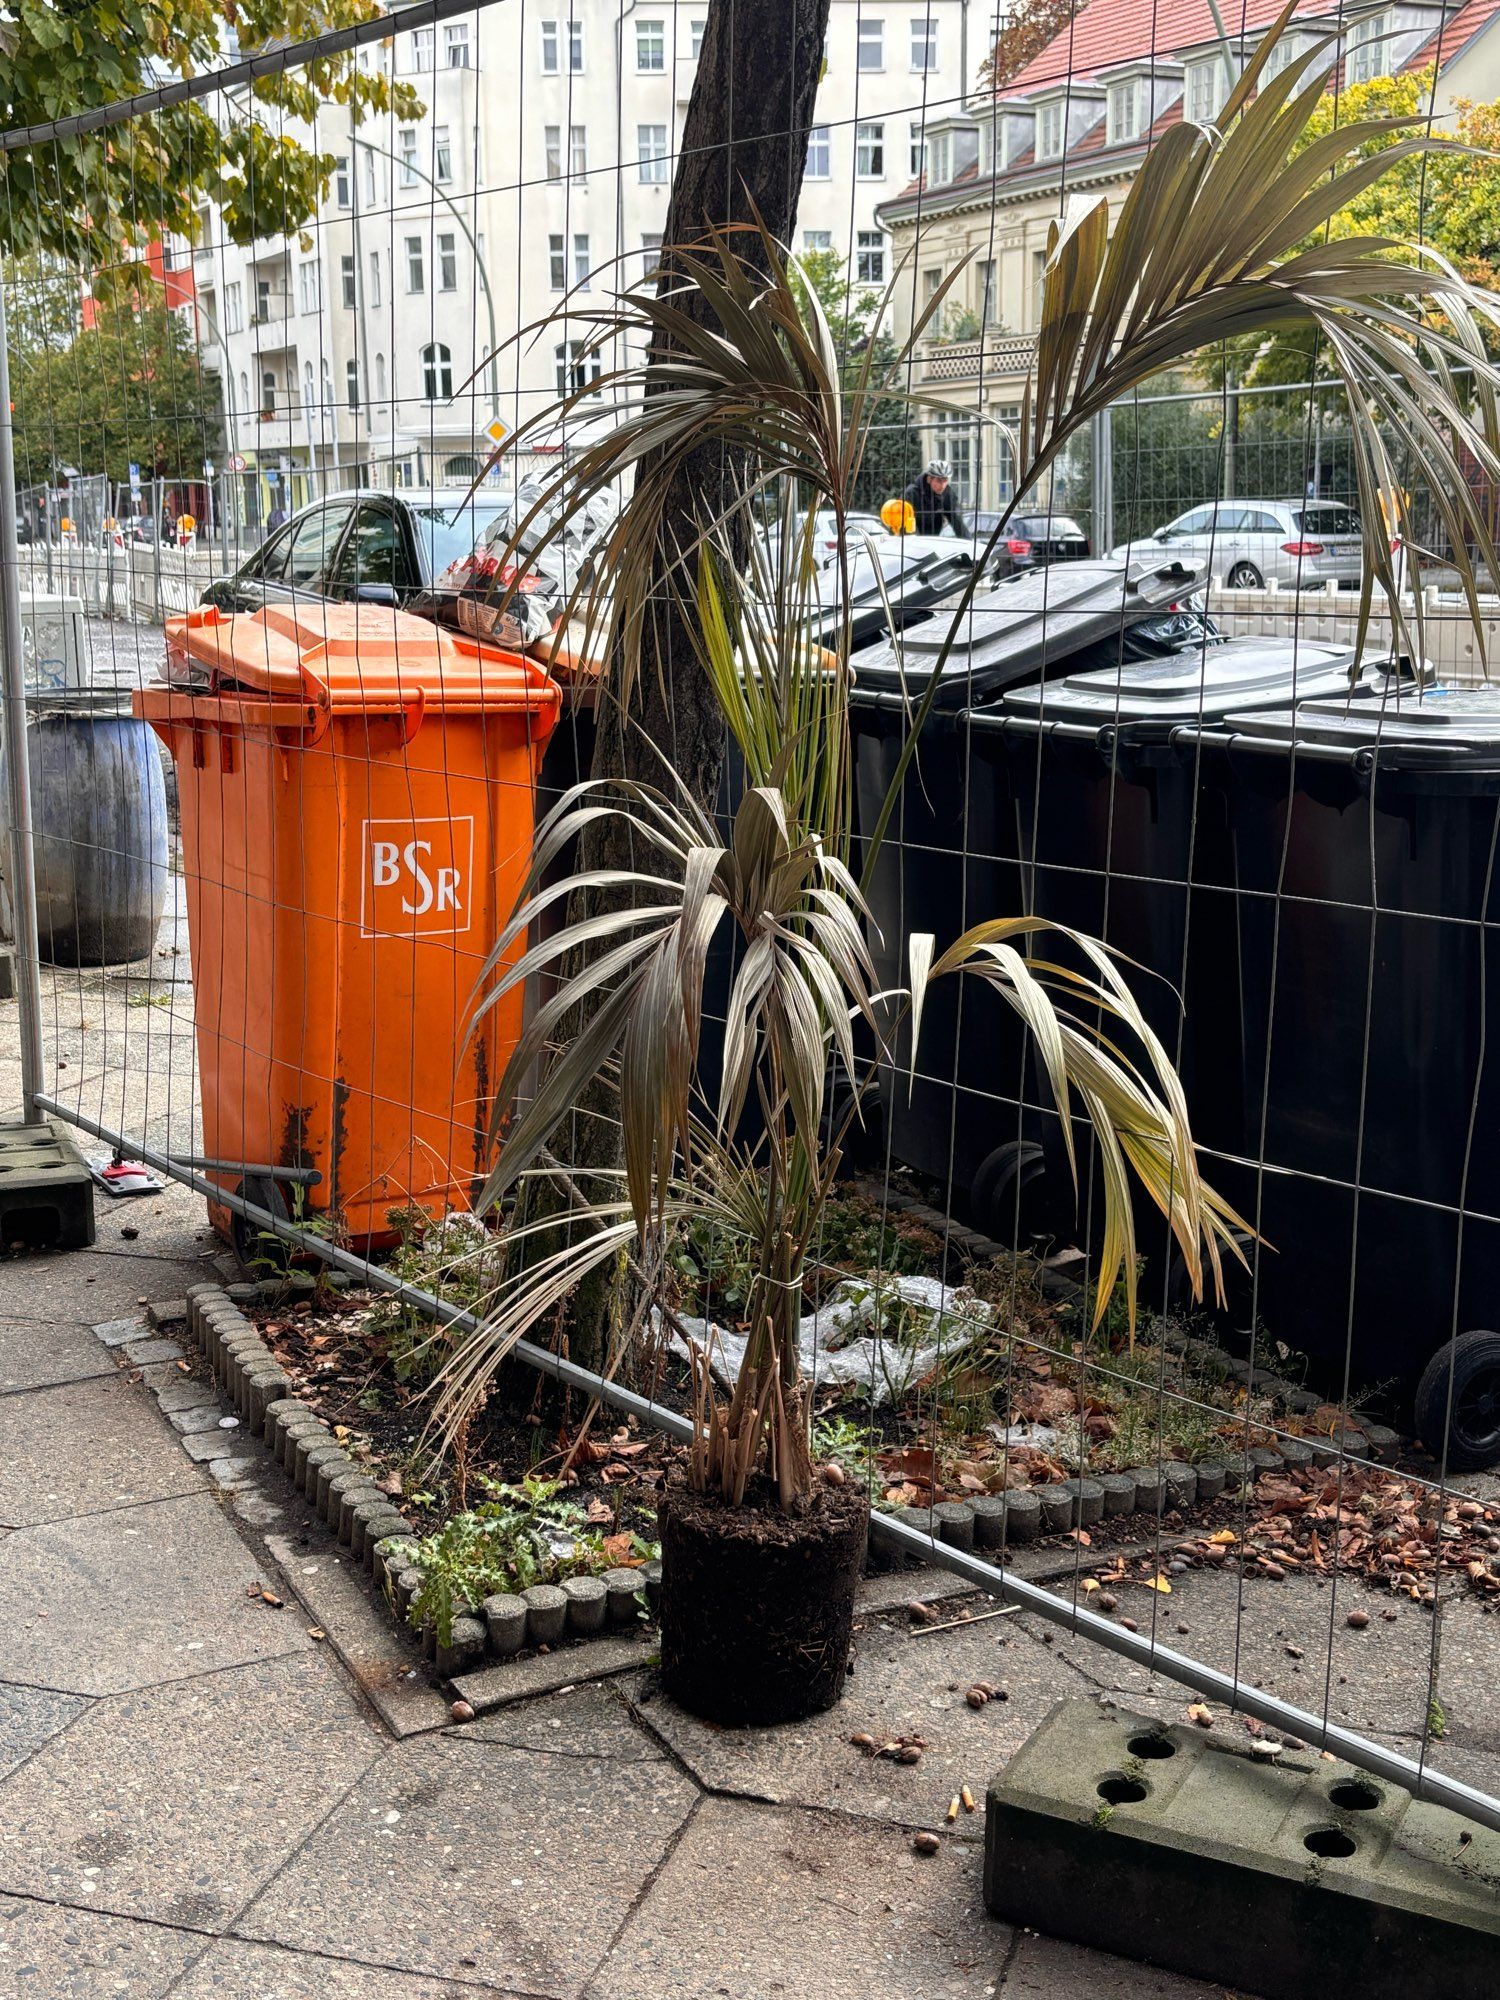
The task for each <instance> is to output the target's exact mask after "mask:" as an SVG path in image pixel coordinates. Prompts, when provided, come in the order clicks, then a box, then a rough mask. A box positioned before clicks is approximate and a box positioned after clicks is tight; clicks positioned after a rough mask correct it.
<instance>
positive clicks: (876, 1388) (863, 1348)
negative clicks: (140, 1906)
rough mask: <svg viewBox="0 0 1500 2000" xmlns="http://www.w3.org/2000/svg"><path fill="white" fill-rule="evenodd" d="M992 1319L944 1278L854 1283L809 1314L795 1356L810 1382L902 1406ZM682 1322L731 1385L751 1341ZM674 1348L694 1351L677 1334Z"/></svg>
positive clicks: (712, 1323)
mask: <svg viewBox="0 0 1500 2000" xmlns="http://www.w3.org/2000/svg"><path fill="white" fill-rule="evenodd" d="M994 1321H995V1309H994V1307H993V1306H991V1305H988V1304H986V1303H985V1301H984V1300H983V1299H978V1298H976V1297H975V1296H974V1294H973V1293H972V1292H970V1291H968V1290H967V1289H966V1288H964V1287H963V1286H959V1285H945V1284H943V1282H942V1281H941V1280H940V1279H938V1278H923V1277H910V1278H897V1277H886V1276H882V1277H881V1278H879V1279H878V1280H876V1279H873V1278H871V1279H864V1278H849V1279H846V1280H845V1281H844V1282H843V1283H842V1284H840V1285H838V1286H836V1287H835V1289H834V1290H833V1291H832V1292H831V1293H830V1294H829V1296H828V1297H827V1298H826V1299H825V1300H824V1301H823V1303H822V1304H821V1305H820V1306H819V1307H818V1309H817V1311H816V1312H811V1313H808V1314H806V1315H805V1316H804V1317H803V1319H802V1321H801V1323H800V1326H799V1329H798V1335H797V1351H798V1355H799V1357H800V1359H801V1364H802V1372H803V1374H804V1375H805V1376H806V1377H807V1379H808V1380H809V1381H812V1382H815V1383H817V1384H818V1385H819V1386H824V1385H828V1384H838V1385H843V1386H845V1387H848V1388H857V1389H863V1390H865V1391H867V1393H868V1394H869V1398H870V1401H871V1402H872V1403H886V1402H899V1401H900V1400H901V1398H902V1397H903V1396H905V1395H906V1394H907V1393H908V1392H909V1391H910V1390H911V1389H912V1388H913V1387H914V1386H915V1384H916V1383H918V1382H920V1381H921V1380H922V1378H923V1377H924V1376H926V1375H929V1374H931V1372H932V1370H933V1369H934V1368H936V1367H937V1366H938V1364H939V1363H940V1362H949V1363H951V1362H952V1361H953V1359H954V1357H955V1356H956V1355H958V1354H960V1353H962V1351H963V1350H964V1349H965V1348H966V1347H969V1346H972V1345H973V1343H974V1342H975V1341H976V1340H979V1339H981V1338H982V1337H983V1336H984V1335H985V1334H986V1333H987V1332H988V1331H989V1329H990V1328H991V1326H992V1325H993V1324H994ZM680 1324H681V1325H682V1326H683V1327H685V1328H686V1329H687V1331H688V1333H689V1334H690V1335H691V1337H692V1339H693V1340H694V1341H696V1342H697V1343H698V1345H699V1346H700V1347H703V1348H706V1349H708V1351H709V1354H710V1357H711V1360H712V1363H713V1371H714V1373H715V1374H716V1375H717V1376H718V1377H719V1379H720V1381H721V1382H724V1383H726V1384H727V1385H728V1386H729V1387H731V1388H732V1387H733V1386H734V1384H735V1382H736V1381H737V1380H738V1379H739V1372H740V1369H741V1368H742V1367H743V1366H744V1361H745V1349H746V1347H747V1346H748V1344H749V1340H748V1336H747V1335H746V1334H743V1333H740V1332H738V1331H737V1330H736V1329H734V1328H732V1327H725V1326H722V1325H720V1323H719V1322H718V1321H717V1320H707V1319H695V1318H692V1317H690V1316H689V1315H687V1314H683V1315H681V1316H680ZM669 1345H670V1347H671V1349H672V1351H673V1352H674V1353H676V1354H681V1355H684V1356H685V1355H687V1353H688V1351H689V1346H688V1341H687V1340H686V1339H684V1338H683V1336H682V1334H681V1333H674V1334H673V1335H672V1337H671V1340H670V1342H669Z"/></svg>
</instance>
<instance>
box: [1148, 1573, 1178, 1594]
mask: <svg viewBox="0 0 1500 2000" xmlns="http://www.w3.org/2000/svg"><path fill="white" fill-rule="evenodd" d="M1145 1584H1146V1588H1147V1590H1159V1591H1160V1592H1161V1594H1162V1596H1163V1597H1170V1596H1171V1595H1172V1586H1171V1584H1170V1583H1168V1582H1167V1579H1166V1578H1165V1577H1164V1576H1148V1577H1147V1578H1146V1579H1145Z"/></svg>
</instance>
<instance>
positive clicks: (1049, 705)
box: [998, 639, 1354, 729]
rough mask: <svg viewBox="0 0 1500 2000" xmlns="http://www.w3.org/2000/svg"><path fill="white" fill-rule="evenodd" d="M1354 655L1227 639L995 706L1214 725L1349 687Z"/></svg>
mask: <svg viewBox="0 0 1500 2000" xmlns="http://www.w3.org/2000/svg"><path fill="white" fill-rule="evenodd" d="M1353 661H1354V650H1353V648H1352V647H1349V646H1323V645H1317V644H1313V643H1311V642H1309V641H1307V640H1303V641H1301V642H1300V643H1298V644H1294V643H1293V642H1292V641H1291V640H1290V639H1230V640H1226V641H1218V642H1214V643H1210V644H1206V645H1196V646H1186V647H1184V648H1183V650H1182V651H1181V652H1180V653H1171V654H1168V655H1167V656H1166V657H1164V658H1156V659H1147V660H1126V661H1123V662H1122V663H1121V664H1120V665H1119V666H1115V667H1103V668H1095V669H1094V670H1093V671H1092V672H1090V673H1084V674H1072V675H1069V676H1067V677H1065V678H1063V679H1061V680H1052V681H1044V682H1041V683H1039V684H1037V685H1034V686H1031V687H1025V688H1015V689H1013V690H1012V691H1011V693H1009V694H1008V695H1007V696H1006V697H1005V699H1004V701H1003V702H1002V703H1001V704H1000V707H999V711H998V713H999V714H1000V715H1001V716H1003V717H1004V718H1006V720H1008V721H1010V720H1025V721H1029V722H1041V723H1054V722H1061V723H1077V724H1081V725H1082V726H1084V727H1086V728H1091V729H1103V728H1108V727H1111V726H1115V725H1118V726H1119V727H1122V728H1123V727H1125V726H1126V725H1128V724H1131V723H1161V724H1162V725H1163V728H1164V729H1167V728H1175V727H1178V726H1180V725H1181V724H1183V723H1194V722H1203V723H1208V724H1216V723H1218V722H1220V721H1222V720H1223V718H1224V717H1225V716H1226V715H1228V714H1230V713H1231V712H1232V711H1235V712H1238V711H1241V710H1244V709H1248V708H1257V707H1261V706H1265V707H1273V706H1274V707H1278V708H1281V707H1285V706H1286V704H1287V703H1288V702H1296V703H1298V704H1299V705H1300V704H1301V703H1302V702H1303V701H1304V700H1308V699H1312V698H1316V697H1318V696H1322V697H1323V698H1324V699H1328V698H1337V697H1338V696H1340V695H1341V694H1346V693H1347V691H1348V688H1349V670H1350V667H1351V665H1352V663H1353Z"/></svg>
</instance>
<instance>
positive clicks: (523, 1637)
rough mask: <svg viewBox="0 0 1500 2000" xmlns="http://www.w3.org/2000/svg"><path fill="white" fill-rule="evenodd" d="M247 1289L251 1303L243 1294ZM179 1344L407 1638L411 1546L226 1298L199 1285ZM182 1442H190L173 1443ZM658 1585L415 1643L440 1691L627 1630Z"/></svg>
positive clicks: (563, 1601) (578, 1590)
mask: <svg viewBox="0 0 1500 2000" xmlns="http://www.w3.org/2000/svg"><path fill="white" fill-rule="evenodd" d="M247 1289H248V1290H249V1291H250V1293H251V1294H252V1295H253V1293H254V1289H255V1288H254V1287H249V1288H247ZM187 1338H188V1342H189V1344H190V1345H193V1346H196V1347H197V1348H198V1349H199V1351H200V1353H201V1354H202V1355H203V1358H204V1360H205V1361H206V1362H207V1364H208V1367H209V1368H210V1370H211V1371H212V1374H213V1376H214V1379H215V1381H216V1382H217V1383H218V1384H219V1386H220V1388H221V1390H222V1392H223V1394H224V1396H225V1397H226V1398H227V1400H228V1401H229V1402H230V1403H231V1404H232V1406H233V1408H234V1411H235V1414H236V1415H237V1416H238V1417H239V1419H240V1430H239V1432H237V1433H236V1435H237V1436H238V1435H242V1434H244V1433H248V1434H249V1435H250V1436H251V1437H253V1438H258V1439H260V1440H261V1442H262V1443H264V1445H265V1446H266V1448H267V1450H268V1451H269V1452H270V1453H271V1455H272V1457H273V1458H274V1459H275V1460H276V1461H277V1463H278V1464H279V1465H280V1466H281V1467H282V1468H283V1470H284V1471H285V1472H286V1474H287V1476H288V1478H289V1479H290V1480H291V1482H292V1484H293V1485H294V1486H295V1487H296V1489H297V1491H298V1492H299V1493H300V1494H301V1495H302V1496H303V1498H304V1499H305V1500H306V1501H307V1503H308V1505H309V1506H310V1507H311V1508H312V1510H313V1512H314V1513H315V1514H317V1515H318V1516H319V1517H320V1519H322V1520H323V1521H325V1522H326V1523H327V1525H328V1527H329V1529H330V1531H331V1532H332V1533H333V1534H334V1535H336V1536H337V1538H338V1540H339V1541H341V1542H343V1543H344V1544H346V1545H347V1547H348V1548H349V1550H350V1552H351V1553H352V1555H353V1556H354V1558H355V1560H356V1562H358V1563H359V1564H360V1565H361V1567H362V1568H364V1569H365V1570H367V1571H368V1572H369V1574H370V1575H371V1576H372V1577H373V1578H374V1579H375V1582H376V1584H377V1585H378V1586H379V1588H380V1591H381V1593H382V1595H383V1597H384V1598H385V1601H386V1602H387V1604H388V1605H389V1606H390V1607H391V1610H392V1613H393V1616H394V1617H395V1619H396V1621H397V1623H398V1624H399V1625H400V1626H401V1628H402V1629H403V1630H404V1631H408V1632H409V1631H410V1630H411V1628H410V1626H409V1625H408V1624H407V1618H406V1613H407V1609H408V1607H409V1606H410V1604H411V1600H412V1597H413V1595H414V1594H415V1592H416V1589H417V1585H418V1582H419V1578H418V1575H417V1572H416V1571H415V1570H414V1569H411V1568H409V1567H408V1566H407V1564H406V1562H405V1560H404V1550H403V1548H402V1546H401V1545H402V1544H403V1543H404V1542H407V1541H410V1540H412V1539H413V1536H412V1530H411V1526H410V1524H409V1523H408V1522H407V1520H406V1519H405V1517H404V1516H403V1515H402V1514H401V1513H400V1512H399V1510H398V1509H397V1508H396V1507H394V1506H393V1505H392V1503H391V1499H390V1496H389V1495H388V1494H386V1493H383V1492H382V1491H381V1489H380V1488H379V1487H378V1486H377V1485H376V1484H375V1482H374V1480H373V1479H371V1478H370V1476H369V1474H368V1473H367V1472H365V1471H364V1470H363V1468H362V1467H360V1466H359V1465H358V1464H357V1463H356V1462H355V1460H354V1459H353V1458H351V1457H350V1455H349V1453H348V1452H347V1451H345V1449H344V1447H343V1446H342V1445H341V1444H340V1443H339V1442H338V1440H337V1438H335V1436H334V1434H333V1432H332V1430H331V1429H330V1428H329V1426H328V1425H327V1424H326V1423H325V1422H324V1421H323V1419H322V1418H321V1417H320V1416H317V1415H316V1414H315V1413H314V1412H313V1411H312V1410H310V1409H309V1408H308V1406H307V1405H306V1404H305V1403H304V1402H302V1401H301V1400H300V1399H299V1398H298V1397H296V1396H294V1395H293V1394H292V1393H291V1389H292V1384H291V1381H290V1379H289V1378H288V1376H287V1375H286V1373H285V1371H284V1370H283V1369H282V1367H281V1365H280V1363H279V1362H278V1361H277V1360H276V1358H275V1356H274V1355H273V1354H272V1352H271V1350H270V1348H269V1347H268V1346H267V1345H266V1343H265V1341H264V1340H263V1339H262V1338H261V1334H260V1331H259V1329H258V1328H257V1327H256V1326H255V1325H254V1323H253V1322H252V1321H251V1320H250V1319H248V1318H247V1317H246V1315H245V1314H244V1313H243V1312H242V1311H241V1310H240V1306H239V1304H238V1303H237V1302H236V1300H235V1299H234V1298H233V1297H231V1295H230V1293H229V1292H227V1291H225V1290H224V1289H223V1288H222V1287H220V1286H218V1285H211V1284H203V1285H194V1286H193V1287H192V1288H191V1290H190V1291H189V1292H188V1295H187ZM183 1442H184V1445H188V1444H189V1443H190V1442H191V1440H190V1439H189V1438H187V1437H184V1440H183ZM226 1449H227V1447H226ZM660 1579H661V1566H660V1564H658V1563H648V1564H646V1566H645V1567H644V1569H612V1570H606V1571H605V1573H604V1574H603V1576H599V1577H570V1578H569V1579H568V1580H567V1581H566V1582H565V1583H563V1584H560V1585H556V1586H554V1585H551V1584H540V1585H537V1586H536V1587H535V1588H533V1589H531V1590H526V1591H523V1592H521V1593H520V1595H519V1596H510V1595H502V1596H496V1597H490V1598H487V1599H486V1600H485V1602H484V1603H483V1604H481V1605H470V1606H467V1607H465V1608H463V1609H462V1610H461V1611H460V1613H459V1615H457V1616H456V1617H455V1618H454V1620H453V1631H452V1636H451V1638H450V1639H449V1641H448V1643H447V1644H446V1645H443V1644H439V1642H438V1640H437V1636H436V1633H435V1632H434V1630H433V1629H432V1627H431V1626H430V1625H429V1626H428V1628H427V1629H426V1631H425V1632H424V1633H423V1634H422V1642H423V1651H424V1653H425V1655H426V1656H427V1657H428V1658H429V1659H431V1660H432V1661H433V1662H434V1664H435V1665H436V1668H437V1671H438V1673H439V1675H440V1676H441V1677H442V1678H443V1679H445V1680H446V1679H448V1678H450V1677H451V1676H452V1675H454V1674H458V1673H464V1672H467V1671H468V1670H469V1669H471V1668H473V1667H475V1666H477V1665H479V1664H480V1662H481V1661H482V1660H483V1659H485V1658H486V1657H489V1658H492V1659H497V1660H499V1659H508V1658H510V1657H511V1656H512V1655H514V1654H516V1653H519V1652H520V1651H521V1650H522V1648H523V1647H525V1646H555V1645H557V1644H558V1643H559V1642H560V1641H562V1640H565V1639H587V1638H590V1637H592V1636H594V1635H595V1634H597V1633H599V1632H603V1631H613V1632H615V1633H618V1632H619V1631H620V1629H621V1628H622V1627H625V1626H630V1625H635V1624H636V1623H638V1621H639V1619H640V1615H641V1609H640V1601H639V1597H640V1592H641V1590H642V1589H643V1588H644V1589H645V1592H646V1595H647V1599H648V1602H649V1603H651V1604H652V1605H654V1603H655V1601H656V1594H657V1589H658V1586H659V1584H660Z"/></svg>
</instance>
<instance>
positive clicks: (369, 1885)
mask: <svg viewBox="0 0 1500 2000" xmlns="http://www.w3.org/2000/svg"><path fill="white" fill-rule="evenodd" d="M696 1796H697V1794H696V1792H695V1790H694V1788H693V1786H692V1784H691V1783H690V1782H689V1781H688V1780H687V1779H686V1778H684V1777H683V1776H682V1775H681V1773H680V1772H678V1771H676V1770H674V1769H673V1768H672V1767H671V1765H669V1764H666V1763H662V1764H653V1763H640V1764H632V1765H631V1766H630V1767H629V1781H628V1783H623V1784H622V1783H621V1766H620V1764H619V1763H618V1762H617V1761H607V1760H603V1759H601V1760H597V1761H596V1760H593V1759H588V1758H581V1757H580V1758H572V1757H552V1756H548V1755H546V1754H545V1753H543V1752H538V1751H527V1750H512V1749H509V1748H508V1747H506V1746H503V1745H499V1744H487V1743H479V1742H471V1741H461V1740H457V1739H455V1738H454V1737H451V1736H439V1737H431V1736H421V1737H413V1738H410V1739H408V1741H406V1742H405V1743H402V1744H400V1745H398V1746H397V1747H396V1748H394V1749H393V1750H391V1751H390V1752H388V1754H387V1755H386V1756H385V1757H383V1758H382V1759H381V1761H380V1762H379V1763H378V1764H377V1765H376V1766H375V1768H374V1769H373V1770H372V1771H370V1772H369V1773H368V1775H367V1776H366V1777H365V1778H364V1780H363V1781H362V1782H361V1783H360V1784H359V1785H358V1786H356V1788H355V1789H354V1791H353V1792H352V1793H351V1794H350V1796H349V1797H348V1798H346V1799H345V1800H344V1801H343V1802H342V1804H340V1805H339V1806H338V1808H337V1810H336V1811H334V1812H333V1813H332V1815H331V1816H330V1817H329V1819H328V1820H327V1821H326V1822H325V1823H324V1825H322V1826H321V1827H320V1828H319V1829H318V1831H317V1833H316V1834H315V1835H314V1836H313V1837H312V1839H310V1840H309V1841H308V1843H307V1845H306V1846H305V1847H304V1849H303V1850H302V1852H301V1853H300V1854H299V1855H298V1856H297V1858H296V1860H295V1861H293V1862H292V1863H291V1865H290V1866H289V1867H287V1868H286V1869H285V1870H283V1872H282V1873H281V1875H280V1876H279V1877H278V1878H277V1880H276V1881H275V1882H274V1883H273V1884H272V1885H271V1887H270V1888H269V1889H268V1890H267V1891H266V1893H265V1894H264V1895H263V1896H262V1897H261V1898H260V1900H259V1901H258V1902H257V1903H256V1904H255V1906H254V1907H253V1908H252V1909H251V1910H250V1911H249V1912H248V1913H247V1914H246V1915H245V1916H243V1917H242V1918H241V1919H240V1920H239V1922H238V1923H237V1924H236V1925H235V1930H236V1932H237V1934H239V1935H241V1936H246V1937H255V1938H260V1939H263V1940H274V1941H276V1942H279V1943H284V1944H290V1945H296V1946H298V1947H300V1948H301V1949H303V1950H306V1951H319V1952H328V1953H330V1954H332V1955H333V1956H334V1957H340V1958H351V1957H356V1956H358V1955H359V1954H360V1953H361V1952H364V1951H366V1950H367V1949H368V1947H369V1942H370V1940H371V1938H372V1937H378V1938H379V1939H380V1940H381V1947H380V1957H381V1959H382V1962H383V1963H385V1964H387V1965H392V1966H398V1967H400V1968H401V1969H402V1970H404V1971H410V1972H424V1973H427V1974H429V1975H432V1976H435V1977H447V1978H453V1979H462V1978H469V1979H474V1980H477V1981H481V1982H482V1981H484V1980H489V1981H491V1982H492V1983H493V1984H495V1985H499V1986H515V1987H520V1988H522V1989H524V1990H525V1991H527V1992H531V1993H537V1992H540V1993H548V1994H558V1995H565V1996H572V1995H575V1994H577V1993H578V1992H579V1990H580V1989H581V1987H582V1985H583V1983H584V1981H585V1980H586V1979H587V1977H588V1975H589V1973H590V1972H592V1970H593V1969H594V1967H595V1966H596V1965H598V1963H599V1961H600V1960H601V1959H602V1958H603V1956H604V1953H605V1950H606V1949H607V1947H608V1945H609V1944H610V1941H611V1940H612V1938H613V1937H614V1935H615V1933H616V1931H617V1930H618V1929H619V1926H620V1924H621V1923H622V1922H623V1920H624V1918H625V1915H626V1913H627V1911H628V1910H629V1909H630V1907H631V1905H632V1903H633V1902H634V1900H635V1898H636V1897H637V1895H638V1894H639V1893H640V1891H641V1889H642V1887H643V1886H644V1884H645V1882H646V1881H647V1880H648V1878H649V1876H650V1874H651V1872H652V1870H653V1869H654V1868H655V1867H656V1866H657V1865H658V1863H659V1862H660V1861H661V1858H662V1856H663V1854H664V1853H665V1852H666V1850H667V1847H668V1844H669V1842H670V1841H671V1839H672V1836H673V1835H674V1834H675V1833H676V1832H677V1830H678V1828H679V1827H680V1826H681V1824H682V1822H683V1820H684V1819H685V1818H686V1817H687V1814H688V1812H689V1811H690V1810H691V1808H692V1806H693V1803H694V1801H695V1799H696Z"/></svg>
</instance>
